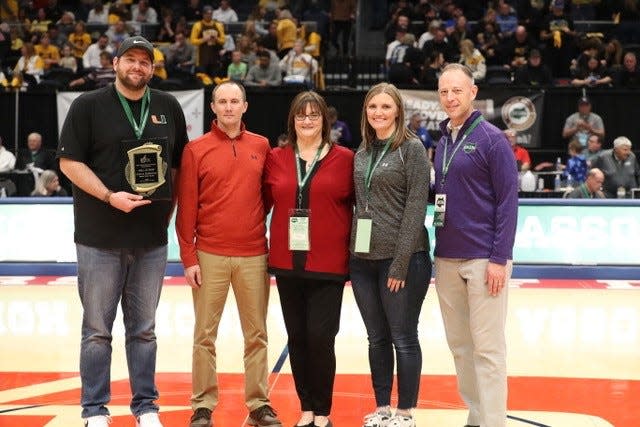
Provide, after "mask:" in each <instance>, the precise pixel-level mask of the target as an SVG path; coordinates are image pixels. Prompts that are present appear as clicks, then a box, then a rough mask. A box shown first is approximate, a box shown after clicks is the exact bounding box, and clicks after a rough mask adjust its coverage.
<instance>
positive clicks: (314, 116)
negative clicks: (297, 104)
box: [294, 113, 322, 122]
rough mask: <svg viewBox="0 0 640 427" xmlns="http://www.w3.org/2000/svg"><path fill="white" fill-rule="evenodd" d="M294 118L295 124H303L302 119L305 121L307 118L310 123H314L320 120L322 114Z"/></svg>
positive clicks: (302, 115) (298, 115) (300, 115)
mask: <svg viewBox="0 0 640 427" xmlns="http://www.w3.org/2000/svg"><path fill="white" fill-rule="evenodd" d="M294 117H295V119H296V121H297V122H304V119H306V118H308V119H309V120H311V121H312V122H315V121H317V120H320V117H322V114H320V113H311V114H296V115H295V116H294Z"/></svg>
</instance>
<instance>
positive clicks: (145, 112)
mask: <svg viewBox="0 0 640 427" xmlns="http://www.w3.org/2000/svg"><path fill="white" fill-rule="evenodd" d="M116 93H117V94H118V98H119V99H120V104H122V108H123V109H124V114H125V115H126V116H127V120H129V123H130V124H131V127H132V128H133V132H134V133H135V134H136V138H138V139H140V137H141V136H142V132H144V128H145V126H146V125H147V118H148V117H149V110H150V109H151V108H150V105H149V104H150V101H151V92H150V91H149V88H147V89H146V90H145V92H144V95H142V107H141V108H140V124H138V123H137V122H136V119H135V118H134V117H133V111H131V106H130V105H129V102H128V101H127V99H126V98H125V97H124V96H122V94H121V93H120V92H118V90H116Z"/></svg>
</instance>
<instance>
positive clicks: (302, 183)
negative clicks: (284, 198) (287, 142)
mask: <svg viewBox="0 0 640 427" xmlns="http://www.w3.org/2000/svg"><path fill="white" fill-rule="evenodd" d="M323 148H324V142H323V143H322V144H320V147H318V151H317V152H316V156H315V157H314V158H313V162H311V164H310V165H309V167H308V168H307V169H308V170H307V173H305V174H304V178H303V177H302V170H301V169H300V152H299V151H298V147H295V152H296V172H297V173H298V209H300V207H301V206H302V190H303V189H304V187H305V186H306V185H307V181H309V177H310V176H311V172H313V168H315V167H316V164H317V163H318V159H320V155H321V154H322V149H323Z"/></svg>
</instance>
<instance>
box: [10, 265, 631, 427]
mask: <svg viewBox="0 0 640 427" xmlns="http://www.w3.org/2000/svg"><path fill="white" fill-rule="evenodd" d="M165 283H166V286H165V287H164V289H163V294H162V299H161V302H160V306H159V308H158V314H157V335H158V360H157V372H158V373H157V383H158V388H159V390H160V400H159V404H160V406H161V412H160V418H161V420H162V422H163V423H164V425H165V427H174V426H187V425H188V420H189V417H190V415H191V408H190V406H189V396H190V390H191V386H190V383H191V373H190V372H191V343H192V326H193V312H192V304H191V292H190V288H189V287H188V286H186V285H185V281H184V278H182V277H167V278H166V281H165ZM75 284H76V279H75V277H51V276H37V277H36V276H4V277H0V426H1V427H5V426H11V427H13V426H16V427H17V426H19V427H36V426H38V427H40V426H47V427H72V426H80V425H82V423H81V421H80V408H79V406H78V401H79V395H80V378H79V374H78V347H79V338H80V319H81V307H80V303H79V301H78V296H77V290H76V286H75ZM509 293H510V295H509V316H508V326H507V335H508V373H509V391H510V393H509V402H508V408H509V410H508V421H507V425H508V426H510V427H511V426H514V427H515V426H518V427H526V426H553V427H557V426H563V427H582V426H585V427H586V426H590V427H591V426H593V427H595V426H597V427H604V426H615V427H631V426H636V425H638V424H639V422H640V420H639V419H640V403H639V401H640V281H633V280H623V281H613V280H612V281H596V280H548V279H540V280H537V279H532V280H522V279H519V280H512V281H511V283H510V286H509ZM238 324H239V322H238V316H237V312H236V310H235V303H234V301H233V294H232V293H230V297H229V300H228V302H227V309H226V310H225V314H224V316H223V320H222V323H221V327H220V333H219V338H218V368H219V380H220V388H221V401H220V405H219V406H218V408H217V409H216V410H215V412H214V420H215V425H216V426H222V427H240V426H242V425H244V423H245V421H246V416H247V412H246V409H245V408H244V404H243V376H242V355H243V347H242V335H241V331H240V329H239V326H238ZM268 324H269V364H270V368H271V369H272V372H271V375H270V378H269V386H270V388H269V390H270V398H271V400H272V403H273V406H274V407H275V409H276V410H277V412H278V413H279V415H280V418H281V419H282V420H283V423H284V425H285V426H287V427H290V426H292V425H294V424H295V422H296V421H297V416H298V413H299V412H298V411H299V408H298V401H297V398H296V395H295V390H294V386H293V380H292V377H291V373H290V372H291V371H290V367H289V363H288V358H287V351H286V334H285V332H284V325H283V321H282V316H281V312H280V306H279V302H278V292H277V289H276V288H275V286H272V288H271V299H270V309H269V318H268ZM420 339H421V344H422V352H423V367H422V378H421V387H420V396H419V403H418V408H417V410H416V414H415V415H416V419H417V425H418V426H438V427H448V426H452V427H461V426H463V425H464V423H465V420H466V418H465V417H466V411H465V409H464V406H463V404H462V402H461V400H460V398H459V397H458V395H457V392H456V387H455V373H454V368H453V362H452V359H451V355H450V353H449V350H448V348H447V345H446V341H445V337H444V330H443V327H442V321H441V319H440V312H439V308H438V302H437V295H436V292H435V288H434V287H433V285H432V287H431V288H430V289H429V292H428V294H427V299H426V301H425V303H424V306H423V310H422V315H421V319H420ZM123 347H124V344H123V333H122V321H121V317H120V315H119V317H118V319H116V330H115V336H114V341H113V364H112V400H111V403H110V405H109V408H110V410H111V413H112V416H113V423H112V424H111V425H112V426H114V427H133V426H134V425H135V424H134V420H133V417H132V416H131V415H130V413H129V407H128V405H129V399H130V390H129V385H128V380H127V372H126V363H125V359H124V351H123ZM336 353H337V371H338V374H337V377H336V382H335V388H334V407H333V411H332V415H331V418H332V420H333V422H334V425H336V426H337V427H359V426H361V420H362V416H363V415H364V414H366V413H368V412H370V411H371V410H372V408H373V407H374V400H373V397H372V390H371V385H370V380H369V374H368V373H369V368H368V361H367V341H366V334H365V330H364V327H363V324H362V320H361V318H360V315H359V313H358V310H357V307H356V304H355V301H354V298H353V294H352V291H351V288H350V287H349V286H347V287H346V288H345V294H344V303H343V308H342V320H341V328H340V332H339V334H338V337H337V342H336Z"/></svg>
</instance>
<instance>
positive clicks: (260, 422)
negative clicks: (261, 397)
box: [247, 405, 282, 427]
mask: <svg viewBox="0 0 640 427" xmlns="http://www.w3.org/2000/svg"><path fill="white" fill-rule="evenodd" d="M247 423H248V424H249V425H252V426H275V427H282V423H281V422H280V420H279V419H278V416H277V415H276V411H274V410H273V408H271V406H269V405H264V406H261V407H259V408H258V409H254V410H253V411H251V412H250V413H249V420H248V421H247Z"/></svg>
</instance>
